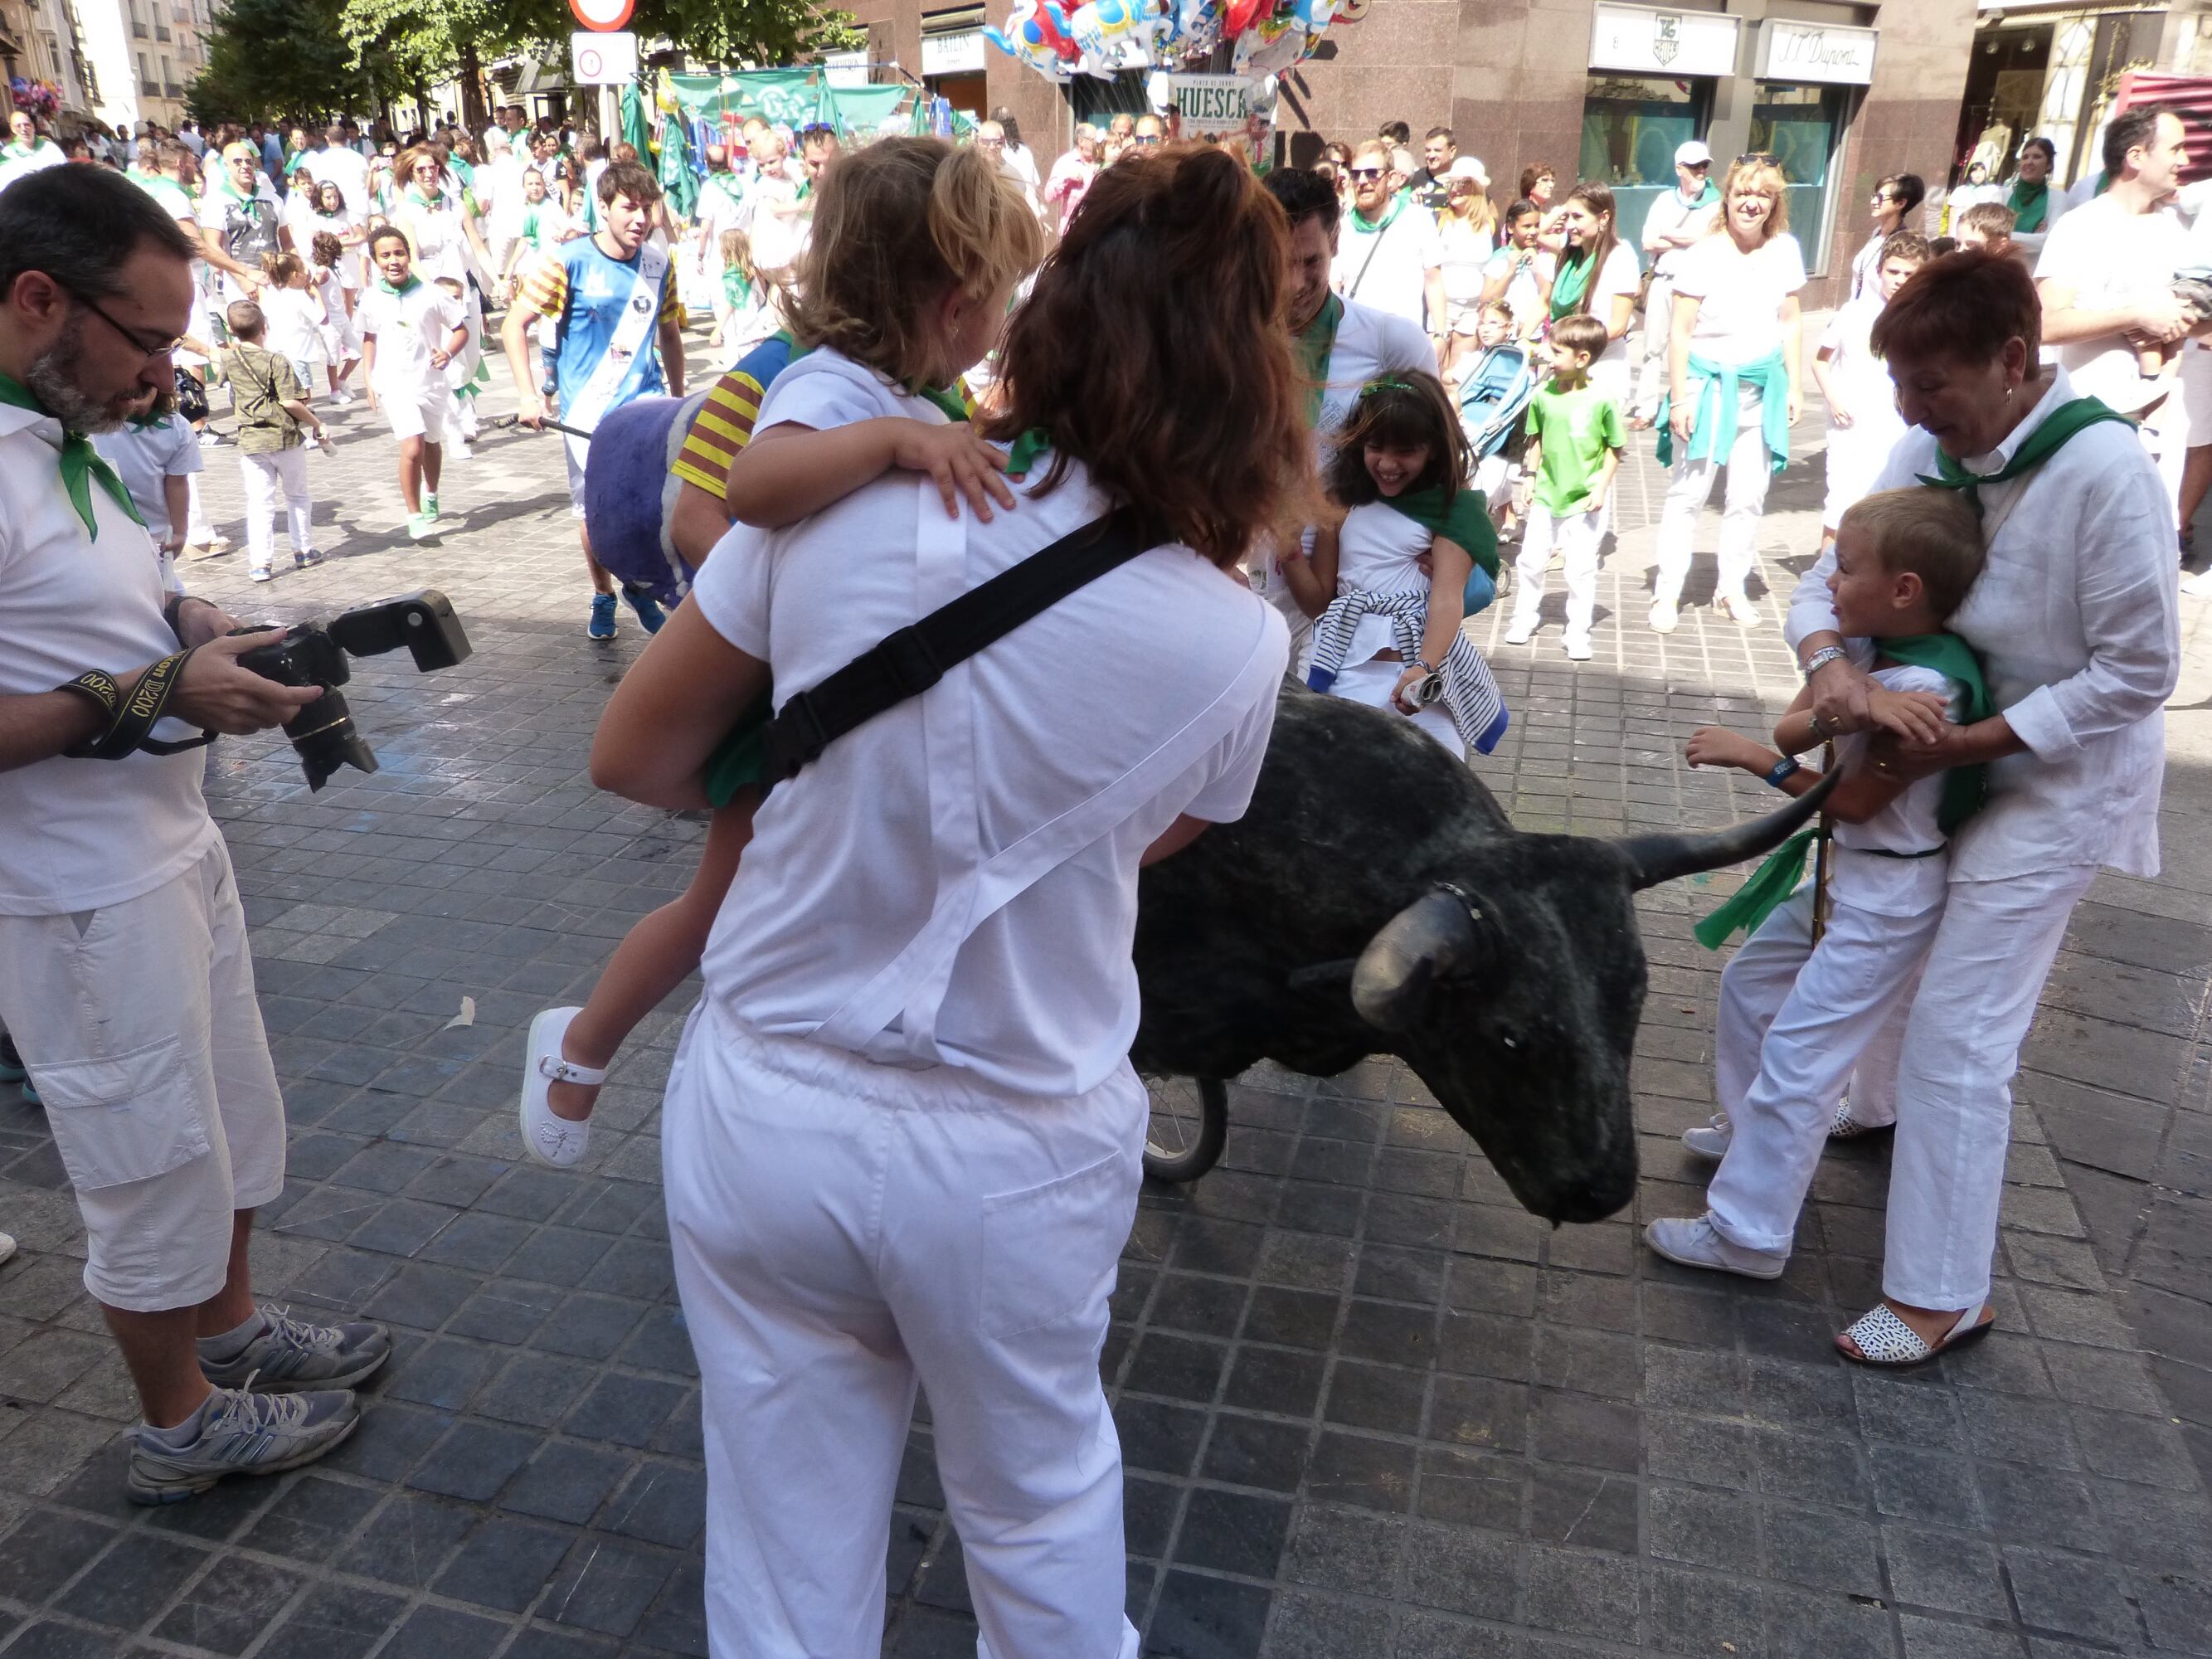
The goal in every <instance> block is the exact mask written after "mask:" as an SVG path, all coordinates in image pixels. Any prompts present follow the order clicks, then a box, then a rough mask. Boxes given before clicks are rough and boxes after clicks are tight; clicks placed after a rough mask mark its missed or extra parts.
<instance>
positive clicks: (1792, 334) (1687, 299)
mask: <svg viewBox="0 0 2212 1659" xmlns="http://www.w3.org/2000/svg"><path fill="white" fill-rule="evenodd" d="M1785 182H1786V181H1785V180H1784V178H1783V175H1782V169H1781V168H1780V167H1777V166H1776V165H1775V164H1774V163H1773V162H1772V161H1768V160H1765V159H1764V158H1763V157H1758V156H1741V157H1739V158H1738V159H1737V160H1736V161H1735V163H1734V165H1732V166H1731V167H1729V171H1728V179H1727V180H1726V181H1725V182H1724V183H1723V185H1722V186H1721V216H1720V220H1719V222H1718V223H1717V224H1716V225H1715V226H1714V228H1712V230H1711V231H1710V232H1708V233H1707V234H1706V235H1705V238H1704V239H1703V240H1700V241H1698V242H1695V243H1692V245H1691V246H1689V247H1688V248H1686V249H1685V250H1684V252H1683V254H1682V258H1681V260H1680V264H1678V265H1677V266H1676V268H1675V272H1674V316H1673V317H1672V318H1671V319H1668V326H1669V328H1670V329H1671V330H1672V334H1671V337H1669V339H1668V346H1667V366H1668V368H1667V383H1668V394H1667V399H1666V401H1665V402H1664V403H1663V404H1662V405H1661V410H1662V419H1661V421H1660V422H1659V426H1660V431H1659V464H1660V465H1662V466H1666V465H1672V466H1673V468H1674V477H1673V478H1672V479H1671V480H1670V481H1669V482H1668V485H1667V502H1666V505H1665V507H1663V508H1662V509H1661V512H1660V515H1659V545H1658V562H1659V568H1658V573H1657V574H1656V578H1655V579H1654V580H1655V589H1654V592H1653V595H1652V601H1651V619H1650V620H1651V631H1652V632H1653V633H1655V634H1671V633H1673V632H1674V629H1675V628H1676V626H1677V625H1678V624H1679V623H1680V618H1681V602H1682V583H1683V581H1684V580H1686V578H1687V577H1688V575H1689V574H1690V559H1691V555H1692V544H1694V543H1695V541H1696V539H1697V534H1698V516H1699V513H1703V512H1704V511H1705V501H1706V498H1707V497H1709V496H1710V495H1711V494H1712V493H1713V478H1714V476H1715V474H1717V472H1718V471H1720V469H1721V468H1722V467H1723V465H1725V466H1726V467H1727V468H1728V499H1727V503H1726V505H1725V506H1724V507H1723V509H1722V513H1721V537H1720V552H1719V555H1718V557H1719V561H1720V580H1719V583H1718V587H1717V605H1718V606H1719V608H1720V609H1721V610H1722V611H1725V612H1726V613H1727V615H1728V616H1729V617H1730V618H1731V619H1732V620H1734V621H1735V623H1738V624H1739V625H1741V626H1742V627H1745V628H1756V627H1757V626H1758V625H1759V607H1758V606H1757V605H1753V603H1752V602H1751V596H1750V594H1749V593H1747V592H1746V591H1745V586H1744V585H1745V583H1746V581H1747V580H1748V579H1749V577H1750V575H1751V573H1752V569H1753V567H1754V566H1756V565H1757V564H1758V562H1759V519H1760V516H1761V515H1762V514H1763V513H1765V510H1766V483H1767V479H1768V478H1769V477H1771V475H1772V474H1773V473H1776V472H1779V471H1782V469H1783V468H1784V467H1785V466H1787V465H1789V464H1790V428H1791V427H1793V426H1795V425H1796V424H1797V416H1798V414H1799V411H1800V410H1802V407H1803V404H1804V396H1803V393H1802V391H1801V390H1800V389H1799V386H1798V374H1799V363H1798V359H1799V357H1800V356H1801V355H1802V353H1801V351H1800V349H1799V332H1800V330H1799V323H1798V313H1797V290H1798V289H1802V288H1803V287H1804V286H1805V259H1804V256H1803V255H1802V253H1801V252H1799V251H1798V247H1797V239H1796V237H1795V236H1792V235H1791V234H1790V212H1789V204H1788V203H1787V201H1786V200H1785V199H1784V186H1785Z"/></svg>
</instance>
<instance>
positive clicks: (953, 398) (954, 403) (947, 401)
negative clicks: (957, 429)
mask: <svg viewBox="0 0 2212 1659" xmlns="http://www.w3.org/2000/svg"><path fill="white" fill-rule="evenodd" d="M914 395H915V397H917V398H921V399H922V400H923V401H924V402H925V403H931V404H936V405H937V407H938V408H939V410H942V411H943V412H944V415H945V419H946V420H948V421H964V420H966V419H967V418H968V416H969V409H968V399H967V398H966V397H965V396H963V388H962V387H960V386H915V388H914Z"/></svg>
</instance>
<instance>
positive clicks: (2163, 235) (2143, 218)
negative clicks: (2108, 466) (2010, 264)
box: [2035, 195, 2189, 398]
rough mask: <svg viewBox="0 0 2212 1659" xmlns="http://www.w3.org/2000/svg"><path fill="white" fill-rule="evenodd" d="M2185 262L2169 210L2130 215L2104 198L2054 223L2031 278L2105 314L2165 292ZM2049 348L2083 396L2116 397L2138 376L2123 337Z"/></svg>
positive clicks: (2176, 221)
mask: <svg viewBox="0 0 2212 1659" xmlns="http://www.w3.org/2000/svg"><path fill="white" fill-rule="evenodd" d="M2188 263H2189V233H2188V231H2187V230H2186V229H2185V228H2183V226H2182V222H2181V216H2179V214H2177V213H2175V212H2174V210H2172V208H2170V207H2158V208H2154V209H2152V210H2150V211H2149V212H2148V213H2130V212H2128V211H2127V210H2125V209H2124V208H2123V207H2122V206H2121V204H2119V203H2118V201H2117V200H2115V199H2114V198H2113V197H2112V196H2110V195H2104V196H2100V197H2097V198H2096V200H2094V201H2093V202H2086V203H2084V204H2082V205H2081V206H2080V207H2078V208H2075V210H2073V211H2072V212H2071V213H2069V214H2068V215H2067V216H2065V217H2064V218H2063V219H2061V220H2060V221H2059V222H2058V223H2057V226H2056V228H2053V229H2052V231H2051V236H2050V239H2049V240H2047V241H2045V243H2044V245H2043V254H2042V257H2041V258H2039V259H2037V260H2036V262H2035V280H2036V281H2037V282H2038V283H2051V282H2057V283H2066V284H2067V285H2069V287H2071V288H2072V289H2073V290H2074V304H2075V307H2076V308H2077V309H2080V310H2082V311H2109V310H2114V309H2117V308H2118V307H2122V306H2131V305H2140V304H2142V302H2143V301H2146V300H2149V299H2152V298H2154V297H2155V296H2157V295H2161V294H2165V293H2166V292H2167V291H2168V290H2170V289H2172V286H2173V273H2174V272H2175V271H2177V270H2179V269H2180V268H2181V267H2182V266H2184V265H2185V264H2188ZM2052 350H2053V351H2054V352H2056V353H2057V361H2058V366H2059V367H2060V368H2063V369H2064V370H2065V371H2066V372H2067V373H2068V374H2070V375H2071V376H2073V379H2074V384H2075V387H2076V388H2077V389H2078V390H2079V392H2080V394H2081V396H2083V397H2093V398H2113V397H2118V396H2121V395H2124V394H2125V393H2126V392H2128V391H2129V390H2130V388H2132V387H2133V386H2135V385H2136V381H2137V380H2138V379H2139V378H2140V374H2139V370H2138V368H2137V367H2136V351H2135V348H2134V347H2133V346H2132V345H2130V344H2129V343H2128V341H2127V337H2125V336H2124V335H2119V334H2108V335H2106V336H2104V337H2102V338H2100V339H2094V340H2069V341H2068V342H2066V343H2064V344H2063V345H2058V346H2054V347H2053V348H2052Z"/></svg>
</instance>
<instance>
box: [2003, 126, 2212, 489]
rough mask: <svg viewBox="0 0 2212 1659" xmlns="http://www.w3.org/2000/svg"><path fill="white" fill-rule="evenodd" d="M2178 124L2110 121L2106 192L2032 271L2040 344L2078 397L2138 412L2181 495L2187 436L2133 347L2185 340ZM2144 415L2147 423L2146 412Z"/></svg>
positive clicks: (2072, 220)
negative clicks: (2039, 308)
mask: <svg viewBox="0 0 2212 1659" xmlns="http://www.w3.org/2000/svg"><path fill="white" fill-rule="evenodd" d="M2185 137H2186V135H2185V132H2184V131H2183V130H2182V125H2181V121H2180V118H2179V117H2178V116H2176V115H2174V114H2172V112H2169V111H2167V110H2165V109H2162V108H2160V107H2158V106H2144V107H2143V108H2141V109H2133V110H2130V111H2128V112H2126V113H2125V114H2124V115H2120V116H2116V117H2115V118H2113V120H2112V125H2110V126H2109V127H2107V128H2106V131H2105V146H2104V159H2105V170H2106V173H2107V174H2108V175H2109V176H2110V178H2111V179H2112V184H2111V185H2110V186H2109V187H2108V188H2107V189H2106V191H2105V192H2104V193H2103V194H2102V195H2100V196H2099V197H2095V198H2094V199H2093V200H2092V201H2088V202H2085V203H2084V204H2081V206H2080V207H2077V208H2075V210H2073V211H2072V212H2070V213H2069V214H2068V215H2067V216H2065V217H2064V218H2063V219H2061V220H2060V221H2059V222H2058V223H2057V226H2056V227H2055V228H2053V229H2052V230H2051V240H2049V241H2047V242H2045V244H2044V246H2043V254H2042V257H2041V258H2039V259H2038V260H2037V261H2036V266H2035V276H2036V286H2037V289H2038V292H2039V295H2040V296H2041V298H2042V301H2043V340H2044V343H2045V345H2046V346H2052V347H2056V348H2057V362H2058V366H2059V367H2060V368H2063V369H2064V370H2065V371H2066V373H2067V376H2068V378H2069V380H2071V381H2072V382H2073V385H2074V387H2075V391H2077V392H2080V393H2081V394H2082V395H2083V396H2085V397H2094V398H2102V399H2104V401H2105V402H2106V403H2108V404H2112V407H2113V408H2115V409H2117V410H2119V411H2120V412H2121V413H2122V414H2125V415H2133V414H2136V413H2139V412H2143V415H2144V417H2143V424H2142V438H2143V443H2144V445H2145V447H2147V448H2148V449H2149V451H2150V453H2152V454H2153V455H2154V456H2155V457H2157V459H2158V463H2159V472H2160V476H2161V477H2164V478H2165V479H2166V489H2167V493H2168V495H2169V496H2174V495H2179V489H2180V484H2181V468H2182V459H2183V453H2184V449H2185V445H2186V441H2187V437H2188V434H2187V431H2186V424H2185V419H2184V416H2185V411H2184V410H2183V409H2182V408H2181V407H2180V404H2181V401H2182V400H2181V399H2180V398H2175V397H2172V396H2171V395H2169V393H2170V392H2172V390H2173V389H2174V387H2175V385H2176V382H2175V381H2174V380H2172V379H2157V380H2154V379H2149V378H2147V377H2146V376H2145V375H2144V374H2142V370H2141V368H2139V367H2138V364H2137V360H2136V344H2137V342H2138V341H2142V342H2155V343H2160V344H2172V343H2177V342H2179V341H2180V340H2181V339H2182V338H2183V337H2185V336H2186V335H2187V334H2188V333H2189V331H2190V325H2189V319H2188V318H2187V316H2186V314H2185V313H2184V312H2183V310H2182V307H2181V303H2180V301H2178V300H2176V299H2175V298H2174V295H2173V275H2174V272H2175V271H2177V270H2179V269H2180V268H2181V267H2182V266H2183V265H2184V264H2187V263H2188V257H2189V236H2188V233H2187V231H2186V230H2185V228H2183V226H2182V223H2181V220H2180V217H2179V216H2178V215H2177V214H2176V213H2175V212H2174V210H2173V208H2172V199H2173V195H2174V191H2176V190H2177V189H2178V188H2179V185H2180V183H2181V170H2182V168H2184V167H2186V166H2187V165H2188V164H2189V153H2188V151H2187V149H2185V148H2184V140H2185ZM2145 411H2147V412H2145Z"/></svg>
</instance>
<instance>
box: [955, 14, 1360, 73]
mask: <svg viewBox="0 0 2212 1659" xmlns="http://www.w3.org/2000/svg"><path fill="white" fill-rule="evenodd" d="M1342 3H1343V0H1084V3H1083V4H1081V5H1079V6H1077V7H1075V8H1073V9H1072V10H1071V9H1068V8H1066V7H1065V6H1062V5H1061V4H1060V0H1014V6H1013V10H1012V12H1011V13H1009V14H1008V15H1007V18H1006V27H1004V28H1003V29H998V28H987V29H985V30H984V31H983V38H984V39H985V40H988V41H989V42H990V43H991V44H992V45H993V46H996V47H997V48H998V49H999V50H1000V52H1005V53H1006V54H1007V56H1009V57H1011V58H1018V59H1020V60H1021V61H1022V62H1023V63H1024V64H1028V65H1029V66H1030V68H1031V69H1033V70H1036V72H1037V73H1038V74H1040V75H1042V76H1045V78H1046V79H1048V80H1051V81H1058V82H1065V81H1066V80H1067V79H1068V78H1069V77H1070V76H1076V75H1095V76H1102V77H1103V76H1112V75H1114V74H1115V72H1116V71H1118V70H1148V69H1154V68H1158V69H1176V68H1180V67H1182V66H1184V65H1186V64H1194V63H1199V62H1202V61H1203V60H1204V59H1205V58H1207V57H1209V56H1211V55H1212V52H1213V51H1214V49H1215V48H1216V47H1218V46H1220V44H1221V43H1222V42H1223V41H1225V40H1228V41H1233V42H1234V43H1235V45H1236V70H1237V73H1238V74H1240V75H1243V74H1247V73H1249V74H1253V75H1264V74H1269V73H1274V72H1279V71H1280V70H1285V69H1288V68H1290V67H1291V65H1292V64H1296V63H1297V62H1298V61H1299V60H1300V59H1302V58H1306V57H1309V56H1310V55H1311V54H1312V52H1313V49H1314V47H1315V46H1316V45H1318V44H1319V43H1320V40H1321V38H1322V34H1323V33H1325V32H1326V31H1327V30H1328V26H1329V22H1330V20H1331V19H1332V18H1333V17H1334V15H1336V13H1337V11H1338V10H1339V9H1340V5H1341V4H1342Z"/></svg>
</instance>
